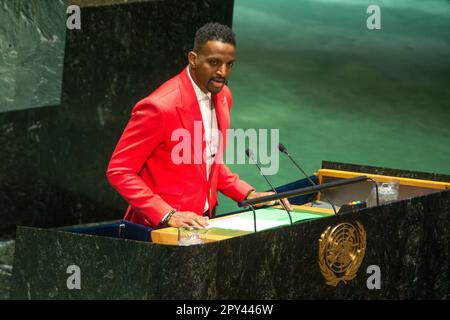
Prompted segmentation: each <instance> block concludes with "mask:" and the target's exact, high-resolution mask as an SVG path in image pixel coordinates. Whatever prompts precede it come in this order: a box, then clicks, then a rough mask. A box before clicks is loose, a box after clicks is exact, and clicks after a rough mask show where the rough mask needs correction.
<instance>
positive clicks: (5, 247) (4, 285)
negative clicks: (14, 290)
mask: <svg viewBox="0 0 450 320" xmlns="http://www.w3.org/2000/svg"><path fill="white" fill-rule="evenodd" d="M14 245H15V241H14V240H9V241H0V300H4V299H8V298H9V293H10V287H11V279H12V268H13V257H14Z"/></svg>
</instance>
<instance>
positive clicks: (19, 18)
mask: <svg viewBox="0 0 450 320" xmlns="http://www.w3.org/2000/svg"><path fill="white" fill-rule="evenodd" d="M67 5H68V0H15V1H11V0H0V21H1V23H0V75H1V76H0V112H5V111H10V110H22V109H29V108H36V107H44V106H55V105H59V104H60V101H61V86H62V77H63V63H64V46H65V37H66V16H67V15H66V8H67Z"/></svg>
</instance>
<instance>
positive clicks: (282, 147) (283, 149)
mask: <svg viewBox="0 0 450 320" xmlns="http://www.w3.org/2000/svg"><path fill="white" fill-rule="evenodd" d="M278 150H280V151H281V152H283V153H286V154H288V151H287V148H286V147H285V146H284V144H282V143H280V144H278Z"/></svg>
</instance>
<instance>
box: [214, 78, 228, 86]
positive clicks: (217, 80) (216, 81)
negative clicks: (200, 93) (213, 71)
mask: <svg viewBox="0 0 450 320" xmlns="http://www.w3.org/2000/svg"><path fill="white" fill-rule="evenodd" d="M211 82H212V84H213V85H214V86H215V87H222V86H223V85H224V84H225V79H220V78H214V79H211Z"/></svg>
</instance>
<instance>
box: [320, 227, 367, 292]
mask: <svg viewBox="0 0 450 320" xmlns="http://www.w3.org/2000/svg"><path fill="white" fill-rule="evenodd" d="M365 252H366V231H365V230H364V227H363V226H362V225H361V224H360V223H359V222H358V221H356V226H355V225H353V224H351V223H348V222H345V223H340V224H338V225H337V226H335V227H333V228H332V227H328V228H327V229H326V230H325V231H324V232H323V233H322V235H321V236H320V239H319V267H320V271H321V272H322V275H323V276H324V277H325V279H326V280H327V282H326V284H328V285H331V286H337V285H338V284H339V282H340V281H343V282H344V283H347V282H348V281H350V280H352V279H353V278H355V277H356V273H357V272H358V269H359V267H360V265H361V262H362V260H363V259H364V254H365Z"/></svg>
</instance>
